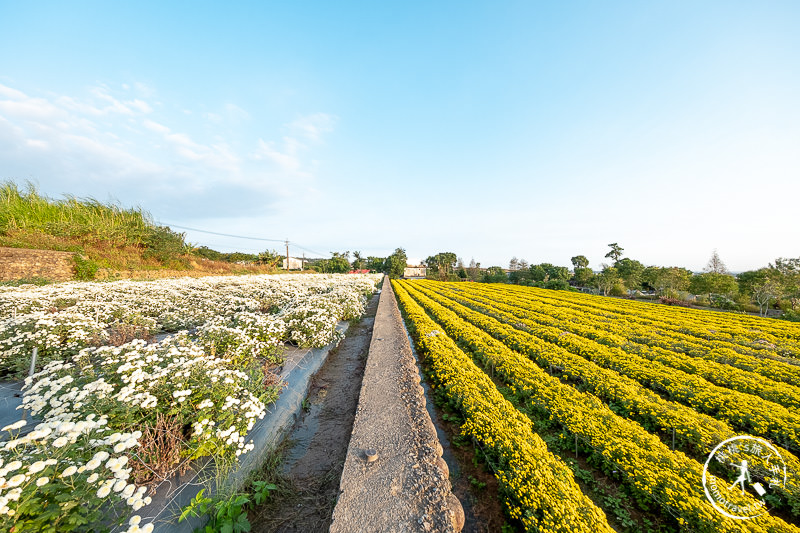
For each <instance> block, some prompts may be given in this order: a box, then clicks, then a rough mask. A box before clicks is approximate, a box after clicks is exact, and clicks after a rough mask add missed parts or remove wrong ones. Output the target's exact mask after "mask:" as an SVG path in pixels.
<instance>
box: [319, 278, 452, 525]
mask: <svg viewBox="0 0 800 533" xmlns="http://www.w3.org/2000/svg"><path fill="white" fill-rule="evenodd" d="M441 453H442V448H441V445H440V444H439V441H438V440H437V437H436V430H435V428H434V426H433V422H431V419H430V416H429V415H428V412H427V410H426V409H425V397H424V395H423V389H422V386H421V385H420V375H419V371H418V369H417V366H416V364H415V362H414V356H413V355H412V353H411V347H410V345H409V343H408V337H407V335H406V332H405V328H404V327H403V323H402V317H401V316H400V311H399V309H398V307H397V302H396V300H395V296H394V292H393V291H392V287H391V284H390V283H389V280H388V279H384V283H383V291H382V293H381V299H380V303H379V304H378V312H377V315H376V316H375V325H374V328H373V333H372V341H371V343H370V349H369V357H368V359H367V365H366V369H365V371H364V380H363V382H362V386H361V394H360V397H359V403H358V410H357V412H356V418H355V422H354V423H353V434H352V436H351V438H350V445H349V447H348V450H347V458H346V460H345V465H344V471H343V473H342V479H341V484H340V490H341V494H340V496H339V500H338V502H337V504H336V508H335V509H334V511H333V522H332V524H331V528H330V531H331V533H351V532H359V531H363V532H368V531H370V532H371V531H375V532H407V531H408V532H411V531H437V532H450V531H460V529H461V527H462V525H463V522H464V518H463V517H464V513H463V510H462V508H461V504H460V503H459V501H458V499H457V498H456V497H455V496H453V494H452V493H451V492H450V483H449V480H448V471H447V465H446V463H445V462H444V461H443V460H442V458H441Z"/></svg>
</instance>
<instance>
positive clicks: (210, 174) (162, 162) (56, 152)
mask: <svg viewBox="0 0 800 533" xmlns="http://www.w3.org/2000/svg"><path fill="white" fill-rule="evenodd" d="M154 93H155V91H154V90H153V89H151V88H149V87H146V86H141V87H140V86H139V84H135V83H132V84H130V86H129V87H127V88H126V87H122V86H118V87H117V88H115V87H112V86H107V85H97V86H94V87H91V88H89V89H87V90H86V92H84V93H83V94H80V95H66V94H53V93H47V92H44V91H38V92H35V93H33V92H31V93H27V92H24V91H20V90H18V89H16V88H12V87H8V86H5V85H0V167H2V168H3V169H4V176H3V178H4V179H7V178H26V179H27V178H30V179H34V180H36V181H38V182H39V183H40V186H42V188H43V190H44V191H45V193H50V194H60V193H62V192H69V193H73V194H78V195H91V196H95V197H97V198H102V197H105V196H107V195H109V194H111V195H114V196H116V197H118V198H121V199H122V201H123V203H125V204H126V205H136V204H141V205H143V206H145V208H148V209H150V208H151V207H149V206H152V209H158V208H163V209H165V210H167V212H169V211H170V210H176V212H183V211H185V212H186V213H192V212H195V211H197V212H208V211H214V212H219V213H228V214H230V215H231V216H237V215H239V214H242V213H259V212H265V210H274V209H276V208H277V206H276V204H275V202H276V201H278V200H280V199H282V198H290V197H297V196H299V195H303V196H304V197H307V196H309V195H312V194H313V191H314V183H313V182H314V176H313V172H312V171H313V170H314V168H315V163H314V160H313V158H312V156H313V145H314V144H315V141H319V140H320V139H321V136H322V134H323V133H324V132H326V131H330V130H331V128H332V123H333V121H332V119H331V118H330V117H329V116H328V115H325V114H323V113H320V114H317V115H311V116H308V117H301V118H300V119H298V120H296V121H294V122H292V123H290V124H283V125H282V126H281V125H279V124H276V125H274V126H273V127H272V130H273V131H275V132H277V131H280V130H281V129H283V130H284V131H285V132H287V133H288V132H291V133H290V134H287V135H285V136H283V137H277V138H272V139H271V138H270V135H264V134H262V135H261V136H260V137H259V136H257V135H253V136H252V137H250V138H249V139H248V138H247V131H248V130H247V129H246V128H245V127H244V126H242V125H241V123H243V122H245V121H252V117H251V115H250V113H248V111H247V110H245V109H243V108H242V107H240V106H238V105H236V104H233V103H230V102H228V103H222V104H220V106H219V107H218V109H219V113H220V117H221V118H222V120H223V121H224V123H226V124H232V123H238V125H237V126H236V127H235V128H233V129H231V130H230V131H227V132H225V130H221V129H220V128H216V127H209V124H208V122H206V121H204V120H203V116H204V114H203V112H202V111H199V110H197V109H186V108H184V107H183V106H181V105H180V104H179V103H176V105H172V106H168V105H167V106H165V105H161V104H154V103H152V101H150V100H148V97H147V96H146V95H152V94H154ZM134 95H135V97H134ZM165 109H166V111H165ZM169 110H172V114H170V113H169ZM326 117H327V118H326ZM260 127H262V128H263V127H267V126H264V125H260ZM287 178H288V179H287ZM159 206H160V207H159ZM188 216H191V215H188Z"/></svg>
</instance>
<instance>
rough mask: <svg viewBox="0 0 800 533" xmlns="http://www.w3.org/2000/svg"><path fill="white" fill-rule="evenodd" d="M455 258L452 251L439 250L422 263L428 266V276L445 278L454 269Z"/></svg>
mask: <svg viewBox="0 0 800 533" xmlns="http://www.w3.org/2000/svg"><path fill="white" fill-rule="evenodd" d="M457 260H458V258H457V257H456V254H454V253H453V252H440V253H438V254H436V255H432V256H430V257H428V258H427V259H425V261H423V263H425V266H427V267H428V277H432V278H433V279H440V280H447V279H448V277H449V276H450V274H452V273H453V271H454V270H455V266H456V261H457Z"/></svg>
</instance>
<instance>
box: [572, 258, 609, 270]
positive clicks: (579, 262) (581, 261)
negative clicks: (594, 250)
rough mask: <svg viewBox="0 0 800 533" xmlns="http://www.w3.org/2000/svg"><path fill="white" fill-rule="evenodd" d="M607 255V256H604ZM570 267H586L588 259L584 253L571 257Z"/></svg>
mask: <svg viewBox="0 0 800 533" xmlns="http://www.w3.org/2000/svg"><path fill="white" fill-rule="evenodd" d="M606 257H608V256H606ZM570 261H572V268H575V269H577V268H586V267H588V266H589V259H588V258H587V257H586V256H585V255H576V256H575V257H573V258H572V259H570Z"/></svg>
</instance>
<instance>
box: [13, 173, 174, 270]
mask: <svg viewBox="0 0 800 533" xmlns="http://www.w3.org/2000/svg"><path fill="white" fill-rule="evenodd" d="M12 233H13V234H15V235H20V234H22V235H23V236H22V237H18V238H16V239H10V240H9V242H8V244H10V245H12V246H35V247H47V248H49V249H58V250H67V251H78V252H82V251H84V249H89V245H93V246H98V245H100V244H104V245H112V246H115V247H126V246H128V247H135V248H139V249H141V251H142V256H143V257H144V258H148V257H152V258H155V259H157V260H158V261H160V262H161V263H163V264H168V263H169V264H172V263H174V262H175V261H181V259H180V258H181V256H183V254H184V253H186V251H187V244H186V242H185V240H184V239H185V235H184V234H183V233H177V232H174V231H172V230H171V229H170V228H168V227H165V226H157V225H156V224H155V223H154V222H153V219H152V217H151V216H150V214H149V213H147V212H146V211H144V210H142V209H141V208H130V209H126V208H123V207H121V206H119V205H116V204H110V203H101V202H99V201H98V200H95V199H94V198H76V197H74V196H65V197H64V198H63V199H62V200H52V199H50V198H48V197H46V196H43V195H41V194H39V192H38V190H37V189H36V187H35V186H34V185H33V184H32V183H28V184H27V186H26V188H25V189H21V188H20V187H18V186H17V184H16V183H14V182H13V181H5V182H2V183H0V244H2V243H3V242H4V239H3V237H8V236H9V235H10V234H12ZM25 235H27V236H28V237H25ZM41 236H49V237H50V240H47V239H45V240H44V241H43V240H42V238H41ZM26 239H28V240H26ZM29 241H30V242H29ZM81 275H84V273H83V272H82V273H81ZM80 279H91V278H86V277H83V278H80Z"/></svg>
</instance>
